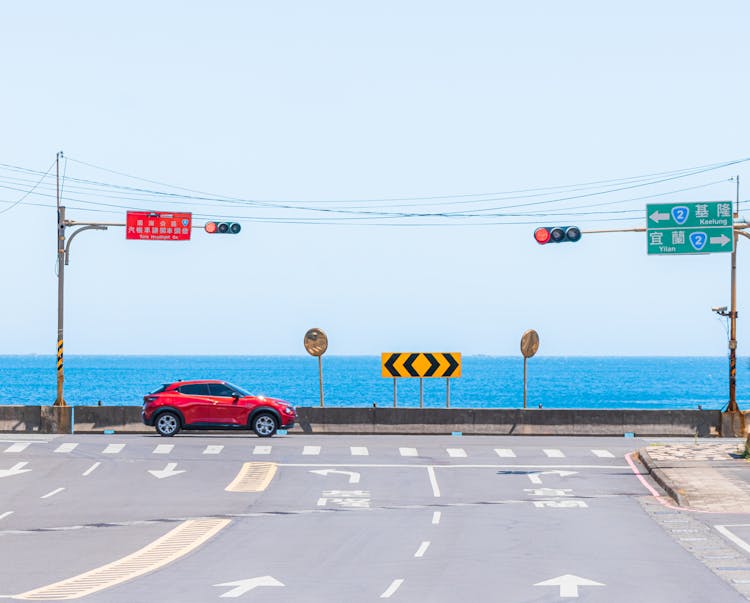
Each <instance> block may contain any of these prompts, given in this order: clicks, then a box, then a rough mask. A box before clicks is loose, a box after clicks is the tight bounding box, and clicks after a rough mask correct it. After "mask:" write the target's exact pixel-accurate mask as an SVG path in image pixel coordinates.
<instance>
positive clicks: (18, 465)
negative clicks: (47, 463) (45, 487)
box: [0, 463, 31, 477]
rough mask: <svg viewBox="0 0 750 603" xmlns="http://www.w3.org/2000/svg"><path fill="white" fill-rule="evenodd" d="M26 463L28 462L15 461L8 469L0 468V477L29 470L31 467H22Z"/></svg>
mask: <svg viewBox="0 0 750 603" xmlns="http://www.w3.org/2000/svg"><path fill="white" fill-rule="evenodd" d="M26 465H28V463H16V464H15V465H13V466H12V467H11V468H10V469H0V477H8V476H10V475H20V474H21V473H26V472H27V471H31V469H24V467H25V466H26Z"/></svg>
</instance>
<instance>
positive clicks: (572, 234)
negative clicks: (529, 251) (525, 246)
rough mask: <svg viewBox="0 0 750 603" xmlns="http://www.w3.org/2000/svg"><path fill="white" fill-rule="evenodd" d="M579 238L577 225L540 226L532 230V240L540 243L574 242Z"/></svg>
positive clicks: (579, 231) (579, 233) (579, 232)
mask: <svg viewBox="0 0 750 603" xmlns="http://www.w3.org/2000/svg"><path fill="white" fill-rule="evenodd" d="M580 238H581V229H580V228H578V226H540V227H539V228H537V229H536V230H535V231H534V240H535V241H536V242H537V243H539V244H540V245H546V244H547V243H562V242H564V241H570V242H571V243H575V242H576V241H578V240H579V239H580Z"/></svg>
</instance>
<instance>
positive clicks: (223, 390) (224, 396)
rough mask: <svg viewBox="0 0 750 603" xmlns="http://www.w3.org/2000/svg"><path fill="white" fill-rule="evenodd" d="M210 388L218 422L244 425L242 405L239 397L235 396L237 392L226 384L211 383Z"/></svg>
mask: <svg viewBox="0 0 750 603" xmlns="http://www.w3.org/2000/svg"><path fill="white" fill-rule="evenodd" d="M208 388H209V391H210V392H211V398H212V399H213V401H214V407H213V411H214V416H215V417H216V422H217V423H224V424H226V425H241V424H243V423H244V422H243V421H242V416H241V415H242V410H243V409H242V405H241V404H240V403H239V399H238V397H237V396H235V395H234V394H236V393H237V392H235V391H234V389H232V388H231V387H229V386H228V385H227V384H226V383H209V384H208Z"/></svg>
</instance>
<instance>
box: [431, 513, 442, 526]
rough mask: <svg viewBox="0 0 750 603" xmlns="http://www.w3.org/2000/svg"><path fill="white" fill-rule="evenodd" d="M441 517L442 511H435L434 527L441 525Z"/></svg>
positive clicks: (433, 517)
mask: <svg viewBox="0 0 750 603" xmlns="http://www.w3.org/2000/svg"><path fill="white" fill-rule="evenodd" d="M441 515H442V514H441V512H440V511H435V512H434V513H433V514H432V525H434V526H436V525H438V524H439V523H440V517H441Z"/></svg>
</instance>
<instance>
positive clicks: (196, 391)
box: [177, 383, 208, 396]
mask: <svg viewBox="0 0 750 603" xmlns="http://www.w3.org/2000/svg"><path fill="white" fill-rule="evenodd" d="M177 391H178V392H180V393H181V394H187V395H189V396H208V385H207V384H206V383H188V384H186V385H181V386H180V387H178V388H177Z"/></svg>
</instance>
